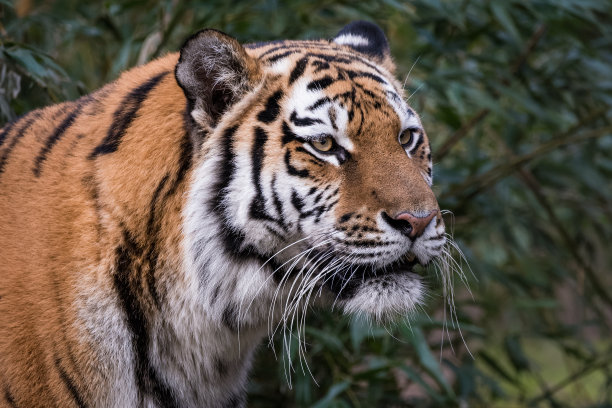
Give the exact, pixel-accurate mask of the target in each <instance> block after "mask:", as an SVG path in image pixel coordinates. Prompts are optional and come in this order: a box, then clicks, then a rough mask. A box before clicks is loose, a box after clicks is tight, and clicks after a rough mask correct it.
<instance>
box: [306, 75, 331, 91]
mask: <svg viewBox="0 0 612 408" xmlns="http://www.w3.org/2000/svg"><path fill="white" fill-rule="evenodd" d="M334 82H335V79H334V78H332V77H330V76H329V75H326V76H324V77H323V78H321V79H316V80H314V81H312V82H311V83H309V84H308V86H307V87H306V89H308V90H309V91H312V90H317V91H318V90H321V89H325V88H327V87H328V86H330V85H331V84H333V83H334Z"/></svg>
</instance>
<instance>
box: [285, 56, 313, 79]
mask: <svg viewBox="0 0 612 408" xmlns="http://www.w3.org/2000/svg"><path fill="white" fill-rule="evenodd" d="M307 66H308V57H304V58H301V59H300V60H299V61H298V62H297V63H296V64H295V67H294V68H293V70H292V71H291V75H289V85H291V84H292V83H294V82H295V80H296V79H298V78H299V77H300V76H302V74H303V73H304V70H305V69H306V67H307Z"/></svg>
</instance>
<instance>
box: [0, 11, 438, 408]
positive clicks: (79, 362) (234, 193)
mask: <svg viewBox="0 0 612 408" xmlns="http://www.w3.org/2000/svg"><path fill="white" fill-rule="evenodd" d="M393 71H394V65H393V62H392V59H391V57H390V55H389V48H388V44H387V40H386V38H385V36H384V34H383V33H382V31H381V30H380V28H378V27H377V26H375V25H373V24H371V23H367V22H355V23H351V24H349V25H348V26H346V27H345V28H344V29H343V30H342V31H340V33H339V34H338V35H337V36H336V37H335V38H334V39H333V40H329V41H328V40H310V41H277V42H271V43H261V44H247V45H246V46H242V45H241V44H239V43H238V42H237V41H236V40H235V39H233V38H232V37H229V36H227V35H226V34H223V33H221V32H218V31H215V30H203V31H200V32H199V33H196V34H195V35H194V36H192V37H190V38H189V39H188V40H187V41H186V42H185V44H184V45H183V47H182V49H181V52H180V54H179V53H175V54H168V55H166V56H165V57H162V58H160V59H158V60H155V61H153V62H150V63H148V64H146V65H144V66H140V67H136V68H133V69H131V70H129V71H127V72H125V73H123V74H122V75H121V76H120V77H119V78H118V79H117V80H116V81H114V82H113V83H110V84H108V85H106V86H104V87H103V88H101V89H100V90H98V91H96V92H94V93H92V94H90V95H87V96H84V97H82V98H80V99H78V100H76V101H73V102H66V103H62V104H58V105H54V106H50V107H47V108H43V109H39V110H36V111H33V112H30V113H28V114H26V115H24V116H23V117H21V118H19V119H17V120H16V121H14V122H12V123H9V124H7V125H6V126H5V127H4V128H3V129H2V131H0V248H1V250H0V257H1V258H0V368H1V370H0V392H1V394H0V407H48V406H58V407H70V406H77V407H132V406H147V407H166V406H168V407H198V406H203V407H234V406H243V405H244V404H245V401H246V396H245V391H244V387H245V384H246V381H247V375H248V371H249V368H250V364H251V360H252V355H253V353H254V350H255V348H256V347H257V345H258V344H259V343H260V341H261V339H262V337H264V336H265V335H266V333H268V332H269V329H270V328H271V327H272V328H274V327H276V326H277V325H282V326H285V327H288V329H289V330H291V329H294V327H293V324H294V322H299V321H303V319H302V318H301V317H303V315H304V314H305V313H306V309H307V306H308V305H312V304H316V305H318V306H320V307H330V306H331V305H332V304H337V305H339V306H340V307H341V308H342V309H343V310H344V311H345V312H347V313H357V314H364V315H366V316H370V317H372V318H375V319H393V318H394V317H395V316H397V315H404V314H406V313H410V312H411V311H412V310H414V308H415V307H416V306H417V305H418V304H420V303H421V302H422V300H423V296H424V287H423V284H422V282H421V278H420V276H418V275H416V274H414V273H412V272H411V267H412V265H413V264H415V263H417V262H419V263H422V264H426V263H428V262H430V261H431V260H432V259H435V258H436V257H438V256H440V254H441V252H442V248H443V246H444V244H445V236H444V223H443V221H442V218H441V214H440V210H439V207H438V204H437V202H436V199H435V196H434V194H433V192H432V191H431V183H432V165H431V151H430V147H429V142H428V139H427V136H426V133H425V131H424V129H423V126H422V124H421V122H420V119H419V117H418V115H417V114H416V113H415V112H414V111H413V110H412V109H411V108H410V107H408V105H407V104H406V102H405V100H404V95H403V90H402V87H401V85H400V84H399V83H398V81H397V80H396V79H395V78H394V77H393ZM296 324H297V323H296ZM296 329H297V330H300V327H297V328H296Z"/></svg>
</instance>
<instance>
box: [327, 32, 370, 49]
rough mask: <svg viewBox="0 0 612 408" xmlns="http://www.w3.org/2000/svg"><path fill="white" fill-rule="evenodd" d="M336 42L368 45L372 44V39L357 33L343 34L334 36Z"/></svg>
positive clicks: (356, 45) (349, 44)
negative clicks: (369, 39)
mask: <svg viewBox="0 0 612 408" xmlns="http://www.w3.org/2000/svg"><path fill="white" fill-rule="evenodd" d="M334 42H335V43H336V44H342V45H348V46H353V47H362V46H365V47H367V46H368V45H370V41H368V39H367V38H365V37H362V36H360V35H355V34H343V35H341V36H339V37H336V38H334Z"/></svg>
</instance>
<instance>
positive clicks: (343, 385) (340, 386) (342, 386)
mask: <svg viewBox="0 0 612 408" xmlns="http://www.w3.org/2000/svg"><path fill="white" fill-rule="evenodd" d="M350 385H351V382H350V381H349V380H344V381H342V382H339V383H337V384H334V385H333V386H332V387H331V388H330V389H329V390H328V391H327V394H325V396H324V397H323V398H321V399H320V400H319V401H317V402H316V403H315V404H314V405H312V407H311V408H326V407H329V406H331V405H330V404H331V403H332V402H333V400H334V398H336V397H337V396H338V395H340V394H341V393H342V392H344V391H345V390H346V389H348V387H349V386H350Z"/></svg>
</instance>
